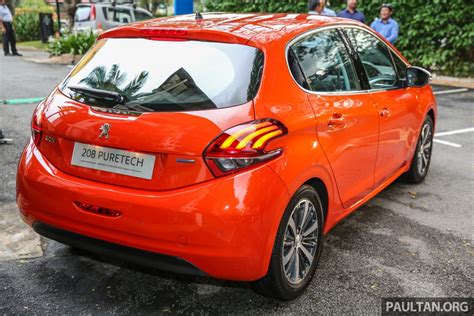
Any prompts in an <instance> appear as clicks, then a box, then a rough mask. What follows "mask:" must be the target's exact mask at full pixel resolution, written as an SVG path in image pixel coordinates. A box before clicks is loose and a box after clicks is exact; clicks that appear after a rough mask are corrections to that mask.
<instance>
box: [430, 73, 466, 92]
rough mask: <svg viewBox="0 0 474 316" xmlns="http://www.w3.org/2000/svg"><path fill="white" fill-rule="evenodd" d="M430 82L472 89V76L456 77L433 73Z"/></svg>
mask: <svg viewBox="0 0 474 316" xmlns="http://www.w3.org/2000/svg"><path fill="white" fill-rule="evenodd" d="M431 84H434V85H441V86H449V87H456V88H468V89H474V78H456V77H448V76H437V75H433V77H432V78H431Z"/></svg>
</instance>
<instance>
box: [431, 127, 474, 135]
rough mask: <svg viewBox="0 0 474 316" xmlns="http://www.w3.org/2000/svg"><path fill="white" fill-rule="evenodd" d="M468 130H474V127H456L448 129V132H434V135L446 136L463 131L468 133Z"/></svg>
mask: <svg viewBox="0 0 474 316" xmlns="http://www.w3.org/2000/svg"><path fill="white" fill-rule="evenodd" d="M469 132H474V127H471V128H463V129H457V130H454V131H448V132H441V133H436V134H435V137H440V136H448V135H455V134H463V133H469Z"/></svg>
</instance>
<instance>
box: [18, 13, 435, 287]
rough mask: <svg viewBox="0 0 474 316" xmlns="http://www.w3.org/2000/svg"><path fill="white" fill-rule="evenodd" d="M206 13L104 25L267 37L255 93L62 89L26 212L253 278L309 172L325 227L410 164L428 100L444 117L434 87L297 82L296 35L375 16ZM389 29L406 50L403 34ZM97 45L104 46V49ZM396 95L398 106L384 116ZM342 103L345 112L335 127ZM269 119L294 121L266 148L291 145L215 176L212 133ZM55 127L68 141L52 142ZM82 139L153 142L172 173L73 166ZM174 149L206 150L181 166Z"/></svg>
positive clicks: (27, 163) (122, 31) (22, 171)
mask: <svg viewBox="0 0 474 316" xmlns="http://www.w3.org/2000/svg"><path fill="white" fill-rule="evenodd" d="M203 16H204V19H202V20H196V19H195V17H194V15H188V16H179V17H169V18H164V19H157V20H152V21H147V22H141V23H133V24H130V25H127V26H122V27H118V28H115V29H113V30H109V31H106V32H104V33H102V34H101V35H100V38H101V39H103V38H111V37H143V38H149V39H152V38H159V39H161V40H176V39H179V40H202V41H215V42H225V43H235V44H243V45H248V46H253V47H257V48H259V49H261V50H262V51H263V52H264V55H265V63H264V69H263V75H262V83H261V86H260V90H259V92H258V94H257V95H256V97H255V98H254V100H253V101H251V102H248V103H246V104H243V105H239V106H235V107H230V108H224V109H217V110H209V111H208V110H205V111H193V112H184V113H180V112H172V113H157V114H155V113H152V114H142V115H140V116H138V117H133V116H128V115H123V114H117V115H115V114H110V113H103V112H99V111H96V110H94V109H92V108H90V107H88V106H86V105H84V104H81V103H79V102H76V101H73V100H71V99H69V98H68V97H66V96H65V95H63V94H62V93H61V92H60V91H59V90H55V91H54V92H53V93H52V94H51V96H50V97H49V98H48V99H47V100H46V101H45V102H44V103H43V105H42V106H44V109H45V111H44V113H45V114H44V117H43V118H44V121H45V125H44V135H43V140H42V142H41V144H40V146H39V147H40V148H39V149H38V148H37V146H35V144H34V143H33V142H30V143H29V144H28V145H27V147H26V148H25V151H24V152H23V154H22V157H21V160H20V163H19V166H18V178H17V201H18V205H19V208H20V211H21V214H22V216H23V218H24V220H25V221H26V222H27V223H28V224H30V225H31V224H32V223H33V222H35V221H42V222H45V223H47V224H50V225H54V226H57V227H60V228H63V229H66V230H70V231H72V232H75V233H79V234H83V235H86V236H89V237H93V238H97V239H103V240H106V241H109V242H113V243H118V244H121V245H125V246H129V247H134V248H138V249H142V250H147V251H152V252H157V253H163V254H166V255H171V256H176V257H179V258H182V259H184V260H186V261H188V262H190V263H192V264H193V265H194V266H196V267H198V268H199V269H201V270H202V271H204V272H205V273H207V274H208V275H210V276H213V277H216V278H223V279H231V280H247V281H254V280H258V279H260V278H262V277H263V276H265V275H266V273H267V271H268V265H269V262H270V258H271V254H272V250H273V245H274V241H275V237H276V234H277V230H278V227H279V224H280V220H281V218H282V216H283V214H284V212H285V209H286V207H287V205H288V202H289V201H290V199H291V197H292V196H293V195H294V194H295V192H297V190H298V189H299V188H300V187H301V186H302V185H304V184H314V183H315V182H317V183H320V184H321V185H323V186H324V191H325V192H319V193H320V194H321V195H322V194H326V195H327V196H324V197H323V201H325V202H326V203H327V205H325V206H326V209H325V222H324V225H325V226H324V233H327V232H328V231H329V230H330V229H331V228H332V227H334V226H335V225H336V224H337V223H338V222H339V221H340V220H342V219H343V218H344V217H346V216H347V215H348V214H350V213H351V212H353V211H354V210H355V209H357V208H358V207H360V206H361V205H362V204H363V203H365V202H367V201H368V200H369V199H370V198H372V197H374V196H375V195H376V194H378V193H379V192H380V191H381V190H383V189H384V188H385V187H387V186H388V185H389V184H390V183H392V182H393V181H394V180H395V179H397V178H398V177H399V176H400V175H401V174H403V173H404V172H406V171H407V170H408V169H409V166H410V162H411V160H412V158H413V154H414V152H415V147H416V142H417V135H418V134H419V132H420V129H421V126H422V123H423V120H424V118H425V117H426V115H428V113H430V111H432V113H433V117H434V118H436V115H437V109H436V102H435V100H434V96H433V93H432V90H431V87H429V86H428V85H427V86H424V87H421V88H405V89H394V90H383V91H358V92H355V93H352V92H351V93H342V94H341V93H336V94H331V93H329V94H324V93H317V92H314V93H312V92H308V91H305V90H304V89H302V88H301V87H300V86H299V85H298V84H297V83H296V82H295V80H294V79H293V76H292V75H291V73H290V71H289V67H288V62H287V60H286V58H285V56H286V53H287V46H288V44H289V43H290V42H291V41H292V40H293V39H295V38H296V37H297V36H300V35H302V34H305V33H306V32H313V31H314V30H317V29H321V28H323V27H345V26H357V27H359V28H364V29H366V30H367V31H369V32H372V31H370V30H369V29H368V28H367V27H365V26H363V25H362V24H360V23H357V22H352V21H348V20H345V19H339V18H330V17H319V16H310V15H304V14H230V13H229V14H220V13H209V14H203ZM372 33H373V32H372ZM382 41H383V42H384V43H386V45H387V46H388V47H390V49H391V50H392V51H393V52H394V53H396V54H397V55H399V56H400V58H401V59H403V60H404V61H405V62H406V59H404V58H403V56H401V55H400V53H399V52H398V51H397V50H396V48H394V47H393V45H391V44H389V43H388V42H387V41H385V40H382ZM86 58H93V51H92V54H90V55H88V56H87V57H86ZM73 71H74V70H73ZM385 107H387V109H388V110H389V112H390V115H389V116H388V117H383V116H381V111H382V110H384V108H385ZM335 113H336V114H341V115H342V118H344V120H343V122H342V124H340V125H339V126H336V128H330V127H329V126H328V122H329V121H331V119H332V118H333V116H334V114H335ZM384 113H385V112H384ZM268 118H271V119H275V120H278V121H279V122H281V123H282V124H283V125H284V126H285V127H286V128H287V130H288V133H287V134H286V135H284V136H282V137H279V138H276V139H274V140H272V141H271V142H270V143H269V144H268V146H267V147H266V148H265V150H267V151H272V150H276V149H282V154H281V155H280V156H279V157H278V158H276V159H274V160H271V161H269V162H265V163H263V164H260V165H257V166H255V167H252V168H249V169H245V170H242V171H240V172H237V173H235V174H230V175H226V176H223V177H215V176H214V175H213V174H212V173H211V172H210V170H209V168H208V167H207V166H206V163H205V162H204V159H203V151H204V148H205V147H206V145H207V144H209V143H210V142H211V141H212V140H213V139H214V138H215V137H217V136H218V135H219V134H220V133H221V132H223V131H225V130H227V129H228V128H230V127H233V126H236V125H239V124H242V123H246V122H249V121H252V120H255V119H257V120H258V119H268ZM104 123H111V124H112V126H113V133H116V134H113V136H112V137H111V138H110V139H108V140H105V139H101V138H100V137H99V136H100V131H99V129H100V127H101V125H102V124H104ZM138 123H140V124H138ZM160 126H161V128H160ZM184 127H185V128H184ZM130 131H133V134H131V133H130ZM379 131H380V133H379ZM111 135H112V134H111ZM45 136H51V137H55V138H57V139H58V141H57V143H55V144H47V143H46V142H45V141H44V137H45ZM379 139H380V141H379ZM75 141H81V142H84V143H89V144H94V145H99V146H105V147H113V148H120V149H126V150H135V151H137V152H144V153H151V154H153V155H156V157H157V161H158V165H160V164H161V167H158V168H157V170H155V172H159V171H158V170H164V172H168V173H167V175H163V174H155V177H154V178H153V179H152V181H151V182H150V181H146V180H140V179H131V178H130V177H128V176H121V175H115V174H114V175H111V174H108V173H104V172H102V173H101V172H97V171H95V170H92V169H88V170H81V169H80V167H73V166H70V165H68V162H69V161H70V158H71V157H70V154H69V156H68V154H65V152H69V153H70V151H71V146H72V143H73V142H75ZM55 146H56V147H55ZM68 146H69V147H68ZM176 158H189V159H193V160H194V162H195V163H194V164H193V165H192V166H188V165H179V164H178V163H176ZM391 158H393V159H391ZM173 161H174V162H173ZM186 168H188V169H186ZM83 169H84V168H83ZM86 178H87V179H86ZM160 179H167V181H166V182H165V183H161V182H160V181H159V180H160ZM52 196H54V199H53V198H51V197H52ZM75 202H80V203H89V204H92V205H98V206H100V207H104V208H110V209H113V210H118V211H120V212H121V216H120V217H118V218H110V217H104V216H102V215H98V214H93V213H90V212H85V211H84V210H82V209H80V208H78V207H77V206H76V205H75V204H74V203H75Z"/></svg>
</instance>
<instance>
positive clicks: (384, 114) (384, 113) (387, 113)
mask: <svg viewBox="0 0 474 316" xmlns="http://www.w3.org/2000/svg"><path fill="white" fill-rule="evenodd" d="M391 113H392V112H390V110H389V109H388V107H386V106H384V107H383V109H382V110H380V112H379V114H380V116H381V117H389V116H390V114H391Z"/></svg>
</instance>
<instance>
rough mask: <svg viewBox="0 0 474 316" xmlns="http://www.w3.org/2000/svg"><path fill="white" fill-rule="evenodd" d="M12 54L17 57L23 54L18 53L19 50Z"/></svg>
mask: <svg viewBox="0 0 474 316" xmlns="http://www.w3.org/2000/svg"><path fill="white" fill-rule="evenodd" d="M12 55H13V56H18V57H21V56H23V55H22V54H20V53H19V52H16V53H13V54H12Z"/></svg>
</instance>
